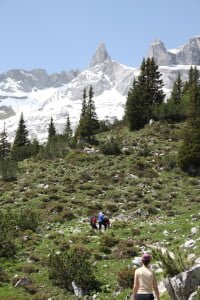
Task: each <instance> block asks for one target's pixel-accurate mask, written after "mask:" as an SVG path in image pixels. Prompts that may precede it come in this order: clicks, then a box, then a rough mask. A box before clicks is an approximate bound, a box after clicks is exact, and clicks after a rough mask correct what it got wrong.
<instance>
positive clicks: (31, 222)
mask: <svg viewBox="0 0 200 300" xmlns="http://www.w3.org/2000/svg"><path fill="white" fill-rule="evenodd" d="M16 218H17V226H18V227H19V228H20V229H21V230H27V229H30V230H32V231H36V229H37V227H38V225H39V221H40V216H39V212H38V211H36V210H34V209H32V208H25V209H21V210H20V211H18V212H17V217H16Z"/></svg>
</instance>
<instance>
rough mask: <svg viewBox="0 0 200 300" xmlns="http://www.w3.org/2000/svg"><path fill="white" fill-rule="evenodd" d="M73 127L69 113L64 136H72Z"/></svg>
mask: <svg viewBox="0 0 200 300" xmlns="http://www.w3.org/2000/svg"><path fill="white" fill-rule="evenodd" d="M72 133H73V132H72V128H71V122H70V118H69V115H68V116H67V122H66V125H65V129H64V136H65V137H66V138H67V139H69V138H71V137H72Z"/></svg>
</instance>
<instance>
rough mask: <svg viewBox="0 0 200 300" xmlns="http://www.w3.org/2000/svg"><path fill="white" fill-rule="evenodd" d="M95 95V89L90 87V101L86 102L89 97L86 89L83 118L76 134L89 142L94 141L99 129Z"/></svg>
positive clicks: (81, 117) (82, 111)
mask: <svg viewBox="0 0 200 300" xmlns="http://www.w3.org/2000/svg"><path fill="white" fill-rule="evenodd" d="M93 95H94V93H93V89H92V87H90V88H89V96H88V101H86V99H87V95H86V90H85V89H84V92H83V101H82V110H81V116H80V120H79V124H78V127H77V130H76V134H75V136H76V137H79V138H83V139H86V140H87V141H91V140H92V139H93V136H94V134H95V133H96V131H97V129H98V128H99V122H98V118H97V114H96V110H95V104H94V100H93Z"/></svg>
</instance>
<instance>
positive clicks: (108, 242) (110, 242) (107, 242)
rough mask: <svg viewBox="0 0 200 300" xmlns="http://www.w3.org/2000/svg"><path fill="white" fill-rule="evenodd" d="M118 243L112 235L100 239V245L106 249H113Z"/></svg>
mask: <svg viewBox="0 0 200 300" xmlns="http://www.w3.org/2000/svg"><path fill="white" fill-rule="evenodd" d="M118 243H119V239H118V238H116V237H115V236H112V235H103V236H102V237H101V239H100V244H101V245H102V246H106V247H113V246H115V245H116V244H118Z"/></svg>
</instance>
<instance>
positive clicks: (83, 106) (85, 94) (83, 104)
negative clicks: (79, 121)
mask: <svg viewBox="0 0 200 300" xmlns="http://www.w3.org/2000/svg"><path fill="white" fill-rule="evenodd" d="M86 109H87V93H86V88H84V90H83V100H82V110H81V118H83V117H84V116H85V114H86Z"/></svg>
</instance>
